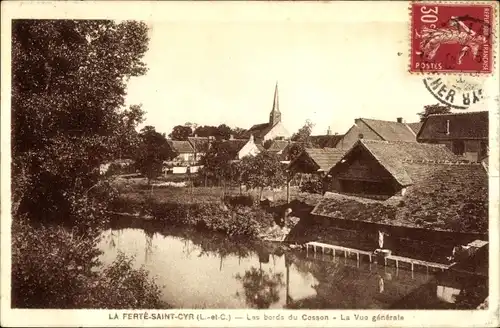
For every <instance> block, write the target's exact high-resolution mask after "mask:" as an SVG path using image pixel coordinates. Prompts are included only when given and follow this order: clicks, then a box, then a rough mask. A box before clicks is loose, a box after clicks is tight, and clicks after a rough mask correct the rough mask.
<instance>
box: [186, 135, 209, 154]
mask: <svg viewBox="0 0 500 328" xmlns="http://www.w3.org/2000/svg"><path fill="white" fill-rule="evenodd" d="M188 141H189V142H190V143H191V146H192V147H193V149H194V150H195V151H196V152H198V153H206V152H207V151H208V147H209V146H210V139H209V138H208V137H188Z"/></svg>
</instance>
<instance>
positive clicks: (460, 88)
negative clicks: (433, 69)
mask: <svg viewBox="0 0 500 328" xmlns="http://www.w3.org/2000/svg"><path fill="white" fill-rule="evenodd" d="M423 82H424V86H425V88H426V89H427V90H428V91H429V92H430V93H431V94H432V95H433V96H434V98H436V99H437V100H438V101H439V102H441V103H442V104H445V105H448V106H450V107H452V108H455V109H468V108H469V107H470V106H472V105H475V104H478V103H481V102H482V101H483V99H484V97H485V94H484V88H483V85H482V83H480V82H479V81H478V79H477V78H473V77H469V76H459V77H453V76H447V75H444V76H440V75H432V76H428V77H426V78H424V79H423Z"/></svg>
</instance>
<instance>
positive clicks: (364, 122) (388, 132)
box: [335, 117, 422, 149]
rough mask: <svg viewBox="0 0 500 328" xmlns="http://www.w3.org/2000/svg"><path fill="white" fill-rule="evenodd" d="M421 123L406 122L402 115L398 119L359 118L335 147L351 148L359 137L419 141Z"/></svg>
mask: <svg viewBox="0 0 500 328" xmlns="http://www.w3.org/2000/svg"><path fill="white" fill-rule="evenodd" d="M421 125H422V123H420V122H418V123H405V122H404V121H403V118H401V117H398V118H397V119H396V121H383V120H375V119H368V118H357V119H355V120H354V125H353V126H352V127H351V128H350V129H349V130H348V131H347V132H346V133H345V135H344V136H343V137H342V138H341V139H340V140H339V141H338V142H337V144H336V146H335V147H336V148H341V149H349V148H351V147H352V145H354V144H355V143H356V141H358V140H359V139H367V140H383V141H406V142H417V138H416V136H417V134H418V132H419V130H420V127H421Z"/></svg>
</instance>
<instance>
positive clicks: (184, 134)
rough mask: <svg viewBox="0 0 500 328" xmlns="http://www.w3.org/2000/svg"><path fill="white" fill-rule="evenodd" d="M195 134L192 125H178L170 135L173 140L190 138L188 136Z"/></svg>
mask: <svg viewBox="0 0 500 328" xmlns="http://www.w3.org/2000/svg"><path fill="white" fill-rule="evenodd" d="M192 135H193V130H192V129H191V127H190V126H186V125H176V126H174V128H173V129H172V132H171V133H170V134H169V135H168V136H169V137H170V138H171V139H172V140H188V137H191V136H192Z"/></svg>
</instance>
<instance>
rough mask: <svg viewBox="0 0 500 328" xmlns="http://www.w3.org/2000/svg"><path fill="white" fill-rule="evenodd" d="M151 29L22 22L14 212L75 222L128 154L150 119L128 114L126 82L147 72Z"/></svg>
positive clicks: (17, 30)
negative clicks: (85, 201) (109, 169)
mask: <svg viewBox="0 0 500 328" xmlns="http://www.w3.org/2000/svg"><path fill="white" fill-rule="evenodd" d="M147 49H148V36H147V27H146V25H145V24H143V23H140V22H134V21H126V22H122V23H119V24H117V23H115V22H113V21H104V20H101V21H98V20H93V21H84V20H79V21H76V20H16V21H14V22H13V24H12V181H13V184H12V194H13V203H14V206H13V213H14V214H17V213H18V212H22V213H26V214H27V215H28V216H29V217H31V218H38V219H44V220H45V219H46V220H53V219H56V218H59V219H62V218H64V219H68V218H69V217H72V216H74V215H75V214H77V213H75V210H76V208H74V206H73V205H74V204H72V199H81V197H80V196H81V195H82V194H87V192H88V191H89V190H91V189H92V188H93V187H94V186H95V185H96V184H97V183H98V182H99V165H100V164H101V163H104V162H106V161H109V160H111V159H113V158H116V157H117V156H119V155H120V151H121V150H123V149H127V147H126V146H124V145H123V143H124V142H125V141H126V140H127V138H128V137H129V135H128V132H129V131H131V128H132V127H133V126H134V125H135V124H136V123H138V122H140V121H141V119H142V111H141V110H140V108H138V107H131V108H129V109H128V110H125V111H123V110H121V108H122V107H123V105H124V96H125V88H126V84H125V83H126V81H127V80H128V79H129V78H130V77H132V76H139V75H142V74H144V73H145V72H146V67H145V65H144V63H143V62H142V57H143V55H144V53H145V52H146V51H147Z"/></svg>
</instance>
